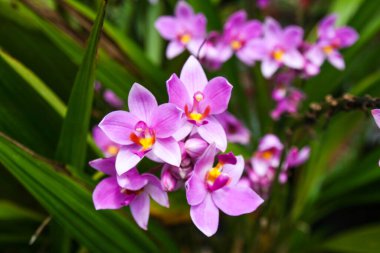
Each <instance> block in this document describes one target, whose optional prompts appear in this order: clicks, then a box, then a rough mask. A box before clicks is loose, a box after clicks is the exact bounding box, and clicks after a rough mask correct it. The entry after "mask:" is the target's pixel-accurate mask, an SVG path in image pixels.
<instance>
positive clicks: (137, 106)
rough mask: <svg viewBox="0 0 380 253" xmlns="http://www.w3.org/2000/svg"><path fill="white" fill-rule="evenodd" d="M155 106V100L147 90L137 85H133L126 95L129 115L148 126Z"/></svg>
mask: <svg viewBox="0 0 380 253" xmlns="http://www.w3.org/2000/svg"><path fill="white" fill-rule="evenodd" d="M157 106H158V105H157V101H156V98H155V97H154V96H153V94H152V93H151V92H150V91H149V90H147V89H146V88H145V87H143V86H142V85H140V84H138V83H134V84H133V86H132V88H131V91H130V92H129V95H128V107H129V110H130V111H131V113H133V114H134V115H135V116H137V117H139V118H140V119H141V120H142V121H144V122H145V123H147V125H150V122H151V114H152V112H153V110H154V109H156V108H157Z"/></svg>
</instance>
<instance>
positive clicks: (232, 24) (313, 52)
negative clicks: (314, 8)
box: [155, 1, 358, 78]
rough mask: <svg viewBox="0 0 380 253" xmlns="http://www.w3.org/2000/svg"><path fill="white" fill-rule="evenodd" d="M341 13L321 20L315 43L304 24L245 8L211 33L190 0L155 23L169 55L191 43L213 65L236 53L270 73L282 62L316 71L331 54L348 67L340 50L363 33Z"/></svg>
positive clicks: (193, 50) (304, 71) (305, 72)
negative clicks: (251, 14) (255, 16)
mask: <svg viewBox="0 0 380 253" xmlns="http://www.w3.org/2000/svg"><path fill="white" fill-rule="evenodd" d="M336 19H337V16H336V15H329V16H327V17H325V18H324V19H323V20H322V21H321V22H320V23H319V25H318V28H317V40H316V41H315V42H313V43H309V42H306V41H304V39H303V37H304V31H303V29H302V28H301V27H299V26H295V25H290V26H287V27H285V28H282V27H281V25H280V24H279V23H278V22H277V21H276V20H275V19H273V18H271V17H267V18H266V19H265V20H264V22H263V23H261V22H260V21H258V20H248V18H247V13H246V12H245V11H243V10H241V11H237V12H235V13H233V14H232V15H231V16H230V17H229V18H228V19H227V21H226V23H225V24H224V28H223V32H222V33H219V32H217V31H211V32H210V33H209V34H207V33H206V24H207V20H206V18H205V16H204V15H203V14H201V13H200V14H196V13H194V11H193V9H192V8H191V6H190V5H188V4H187V3H186V2H185V1H179V2H178V4H177V6H176V9H175V16H174V17H173V16H162V17H160V18H159V19H158V20H157V21H156V23H155V26H156V28H157V30H158V32H159V33H160V34H161V36H162V37H163V38H164V39H166V40H169V41H170V43H169V45H168V47H167V50H166V56H167V58H169V59H171V58H174V57H175V56H177V55H179V54H180V53H182V52H183V51H184V50H185V49H187V50H189V52H190V53H191V54H193V55H196V56H198V58H200V59H201V61H202V63H204V64H205V65H206V66H208V67H209V68H211V69H218V68H219V67H220V66H221V65H222V64H223V63H224V62H226V61H227V60H228V59H230V58H231V57H232V55H234V54H235V55H236V57H237V58H238V59H239V60H240V61H241V62H243V63H244V64H246V65H248V66H252V65H254V64H255V62H257V61H260V62H261V71H262V74H263V75H264V77H266V78H270V77H272V76H273V74H274V73H275V72H276V71H277V70H278V69H280V68H281V67H287V68H289V69H294V70H297V71H298V72H299V73H300V74H301V75H302V76H304V77H310V76H315V75H317V74H318V73H319V69H320V67H321V65H322V64H323V62H324V60H325V59H327V60H328V61H329V62H330V63H331V64H332V65H333V66H334V67H336V68H338V69H344V67H345V64H344V60H343V57H342V56H341V54H340V53H339V50H340V49H342V48H346V47H349V46H351V45H352V44H354V43H355V42H356V40H357V39H358V34H357V32H356V31H355V30H354V29H352V28H350V27H340V28H336V27H335V23H336Z"/></svg>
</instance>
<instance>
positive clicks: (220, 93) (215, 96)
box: [202, 77, 232, 114]
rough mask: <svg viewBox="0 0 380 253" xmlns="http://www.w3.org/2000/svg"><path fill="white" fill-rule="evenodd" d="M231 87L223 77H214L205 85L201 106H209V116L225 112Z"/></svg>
mask: <svg viewBox="0 0 380 253" xmlns="http://www.w3.org/2000/svg"><path fill="white" fill-rule="evenodd" d="M231 92H232V85H231V84H230V83H229V82H228V81H227V79H225V78H224V77H215V78H213V79H211V80H210V82H209V83H208V84H207V85H206V87H205V89H204V91H203V94H204V101H202V105H203V106H204V107H205V106H210V108H211V114H219V113H222V112H224V111H225V110H227V107H228V103H229V101H230V98H231Z"/></svg>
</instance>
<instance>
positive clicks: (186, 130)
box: [173, 117, 194, 141]
mask: <svg viewBox="0 0 380 253" xmlns="http://www.w3.org/2000/svg"><path fill="white" fill-rule="evenodd" d="M193 128H194V124H192V123H190V122H189V121H187V118H186V117H183V118H182V119H181V127H180V128H179V129H178V131H177V132H175V133H174V134H173V137H174V139H176V140H177V141H180V140H183V139H184V138H185V137H187V136H188V135H189V134H190V133H191V131H192V130H193Z"/></svg>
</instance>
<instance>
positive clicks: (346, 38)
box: [306, 15, 359, 70]
mask: <svg viewBox="0 0 380 253" xmlns="http://www.w3.org/2000/svg"><path fill="white" fill-rule="evenodd" d="M336 19H337V16H336V15H329V16H327V17H325V18H324V19H323V20H322V21H321V22H320V23H319V26H318V42H317V44H316V45H315V46H314V47H312V48H311V49H310V50H309V52H308V53H307V54H306V58H307V59H309V60H310V61H312V62H313V63H314V64H316V65H317V66H321V65H322V63H323V61H324V60H325V59H327V60H328V61H329V62H330V63H331V64H332V65H333V66H334V67H336V68H337V69H340V70H342V69H344V68H345V63H344V59H343V57H342V55H341V54H340V53H339V49H341V48H346V47H349V46H351V45H353V44H354V43H355V42H356V41H357V39H358V37H359V35H358V33H357V32H356V31H355V30H354V29H352V28H350V27H346V26H345V27H340V28H335V23H336Z"/></svg>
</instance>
